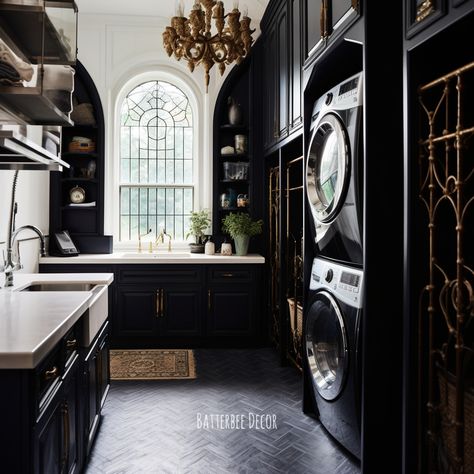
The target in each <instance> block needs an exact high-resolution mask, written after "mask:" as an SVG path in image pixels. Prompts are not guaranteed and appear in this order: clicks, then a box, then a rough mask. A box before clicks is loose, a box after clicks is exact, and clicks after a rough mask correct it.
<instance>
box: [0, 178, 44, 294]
mask: <svg viewBox="0 0 474 474" xmlns="http://www.w3.org/2000/svg"><path fill="white" fill-rule="evenodd" d="M13 174H14V172H13V171H0V196H1V198H0V223H1V227H0V229H1V230H0V241H1V242H5V241H6V238H7V228H8V220H9V213H10V203H11V192H12V184H13ZM16 202H17V203H18V214H17V216H16V227H17V228H19V227H20V226H22V225H26V224H32V225H35V226H37V227H39V228H40V229H41V230H42V231H43V233H45V234H47V233H48V227H49V172H48V171H20V172H19V174H18V184H17V191H16ZM31 237H36V234H35V233H34V232H31V231H29V230H25V231H23V232H22V233H21V234H19V235H18V238H19V240H20V252H21V261H22V263H23V265H24V269H23V271H24V272H37V271H38V256H39V240H38V239H35V240H29V238H31ZM23 239H28V240H26V241H24V242H21V240H23ZM0 247H1V250H4V248H5V245H4V244H1V246H0ZM0 256H1V260H2V262H1V263H2V265H3V254H2V255H0ZM0 286H3V275H1V274H0Z"/></svg>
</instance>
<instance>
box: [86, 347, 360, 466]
mask: <svg viewBox="0 0 474 474" xmlns="http://www.w3.org/2000/svg"><path fill="white" fill-rule="evenodd" d="M196 360H197V374H198V377H197V379H195V380H181V381H178V380H171V381H153V382H112V386H111V390H110V393H109V396H108V399H107V402H106V404H105V407H104V411H103V420H102V425H101V428H100V431H99V434H98V437H97V440H96V443H95V446H94V448H93V451H92V454H91V457H90V460H89V465H88V468H87V470H86V474H102V473H106V474H138V473H150V474H152V473H153V474H167V473H170V474H185V473H190V474H200V473H202V474H214V473H216V474H227V473H230V474H234V473H236V474H237V473H238V474H240V473H242V474H245V473H262V474H270V473H292V474H303V473H308V474H309V473H311V474H312V473H314V474H319V473H320V474H333V473H334V474H336V473H337V474H356V473H359V472H360V469H359V466H358V463H357V462H356V461H354V460H353V459H352V458H351V457H348V456H347V455H346V454H345V453H344V452H343V451H342V450H341V449H340V448H339V446H338V445H337V444H336V443H335V442H334V441H332V439H330V438H329V437H328V435H327V434H326V432H325V430H324V429H323V428H322V426H321V425H320V424H319V423H318V422H317V421H316V420H314V419H312V418H310V417H308V416H306V415H304V414H303V413H302V411H301V391H302V387H301V376H300V375H299V374H298V373H297V371H296V370H295V369H293V368H291V367H280V366H279V364H278V358H277V355H276V353H275V351H274V350H272V349H255V350H197V351H196ZM220 415H222V416H220ZM225 415H228V416H227V420H226V418H225ZM231 415H234V429H232V417H231ZM257 415H264V417H262V416H260V417H258V416H257ZM218 416H219V417H218ZM237 416H240V418H238V419H237ZM237 420H239V421H240V426H239V428H241V429H236V428H237V426H236V423H238V421H237ZM206 421H207V422H208V426H205V425H204V423H206ZM226 421H227V426H226ZM258 421H260V424H259V425H258V426H257V422H258ZM200 422H201V424H200ZM262 423H263V426H262Z"/></svg>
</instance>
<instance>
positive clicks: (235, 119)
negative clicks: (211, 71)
mask: <svg viewBox="0 0 474 474" xmlns="http://www.w3.org/2000/svg"><path fill="white" fill-rule="evenodd" d="M229 123H230V124H231V125H240V124H241V123H242V108H241V107H240V105H239V104H238V103H237V102H236V101H235V100H234V99H232V97H229Z"/></svg>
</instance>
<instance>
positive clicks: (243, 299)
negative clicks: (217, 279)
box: [208, 285, 256, 337]
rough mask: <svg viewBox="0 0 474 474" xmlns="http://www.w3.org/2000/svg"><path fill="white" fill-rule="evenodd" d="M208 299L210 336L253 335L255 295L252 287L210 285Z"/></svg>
mask: <svg viewBox="0 0 474 474" xmlns="http://www.w3.org/2000/svg"><path fill="white" fill-rule="evenodd" d="M208 299H209V313H208V334H209V336H210V337H222V336H232V337H235V336H241V337H242V336H249V337H253V336H254V335H255V319H256V318H255V304H254V300H255V297H254V290H253V288H252V287H250V286H248V285H244V286H243V287H242V286H239V287H238V288H228V286H223V287H212V288H210V289H209V292H208Z"/></svg>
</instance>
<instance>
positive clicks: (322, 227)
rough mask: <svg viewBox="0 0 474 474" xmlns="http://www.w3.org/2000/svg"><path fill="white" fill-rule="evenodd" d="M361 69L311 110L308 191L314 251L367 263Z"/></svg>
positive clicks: (333, 89)
mask: <svg viewBox="0 0 474 474" xmlns="http://www.w3.org/2000/svg"><path fill="white" fill-rule="evenodd" d="M362 99H363V88H362V73H359V74H356V75H354V76H352V77H350V78H349V79H347V80H346V81H344V82H342V83H341V84H339V85H337V86H336V87H333V88H332V89H331V90H329V91H328V92H326V94H324V95H323V96H322V97H320V98H319V99H318V100H317V101H316V103H315V105H314V107H313V113H312V116H311V126H310V136H311V138H310V141H309V146H308V149H307V156H306V195H307V202H308V206H309V209H310V211H311V215H312V217H313V219H312V221H313V222H310V226H311V233H312V237H313V238H314V241H315V244H316V248H315V255H317V256H321V257H327V258H330V259H333V260H336V261H339V262H342V263H349V264H356V265H362V212H363V209H362V196H363V167H362V163H363V156H362V146H361V145H362V126H361V124H362Z"/></svg>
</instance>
